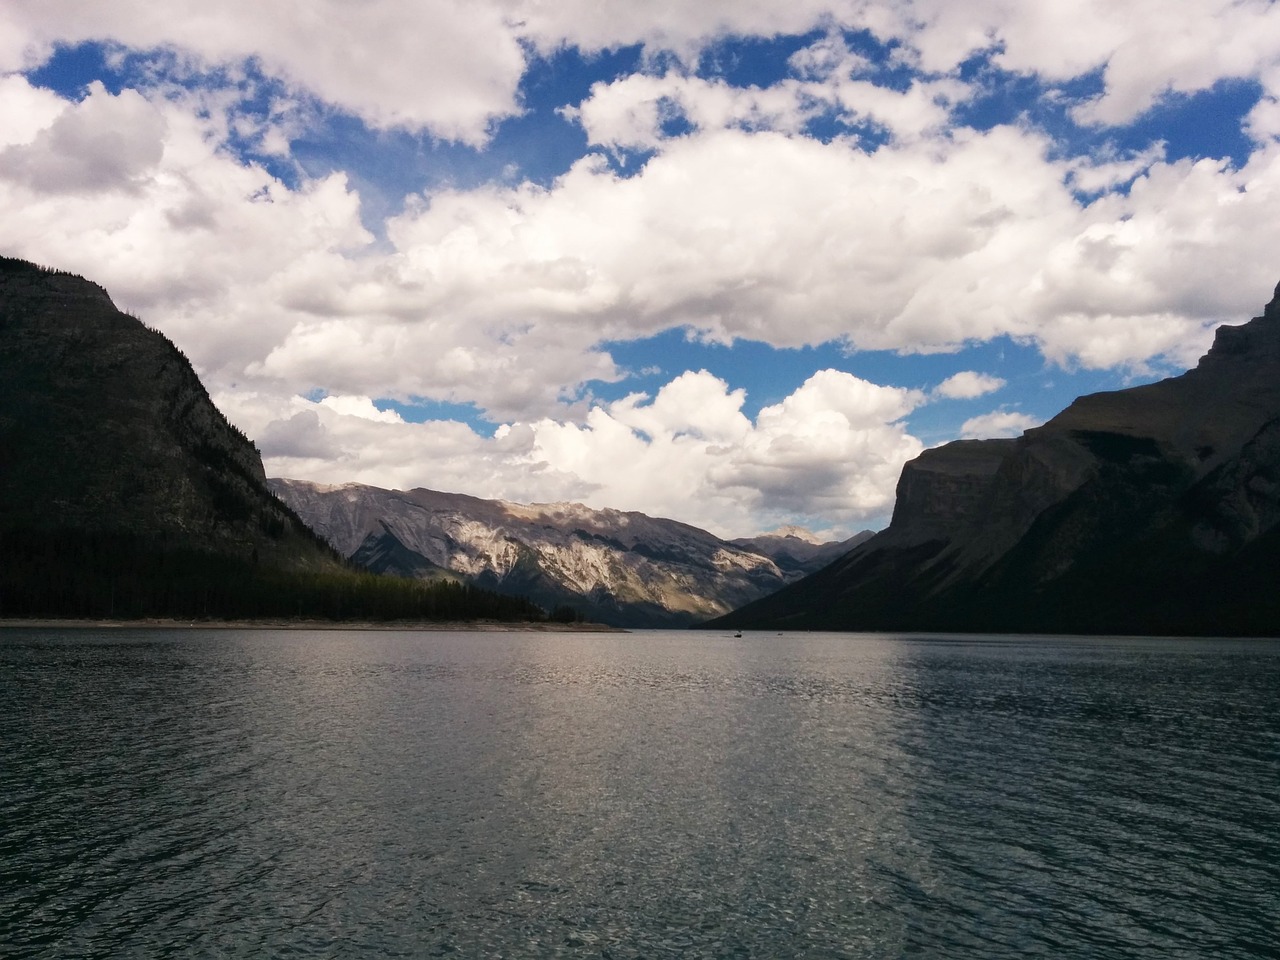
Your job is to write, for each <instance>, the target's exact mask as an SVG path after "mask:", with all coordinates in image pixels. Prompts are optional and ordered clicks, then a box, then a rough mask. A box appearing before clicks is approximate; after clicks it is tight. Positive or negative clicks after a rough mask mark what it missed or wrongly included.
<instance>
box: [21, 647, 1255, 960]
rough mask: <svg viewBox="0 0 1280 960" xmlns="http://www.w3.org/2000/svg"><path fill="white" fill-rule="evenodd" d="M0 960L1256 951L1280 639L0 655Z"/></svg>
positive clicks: (80, 650)
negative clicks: (53, 959)
mask: <svg viewBox="0 0 1280 960" xmlns="http://www.w3.org/2000/svg"><path fill="white" fill-rule="evenodd" d="M0 743H2V744H3V750H4V752H3V760H2V765H0V953H3V955H4V956H6V957H118V956H146V957H152V956H156V957H164V956H175V957H176V956H182V957H187V956H231V957H260V956H276V957H289V956H296V957H311V956H335V957H336V956H343V957H349V956H370V957H384V956H385V957H397V956H402V957H420V956H434V955H445V954H456V955H461V956H476V957H479V956H486V957H520V956H583V957H618V958H621V957H676V956H688V957H868V958H870V957H875V958H879V957H900V956H921V957H934V956H947V957H983V958H986V957H1023V956H1052V957H1064V956H1079V957H1151V958H1156V957H1161V958H1165V957H1263V956H1274V955H1275V953H1274V950H1275V942H1276V934H1277V931H1276V919H1275V918H1276V917H1277V916H1280V642H1277V641H1257V640H1252V641H1188V640H1157V639H1151V640H1135V639H1092V638H1091V639H1078V638H984V637H936V636H935V637H930V636H897V635H856V634H793V635H785V636H773V635H758V636H752V635H751V634H748V635H747V637H746V638H744V639H741V640H735V639H732V638H730V637H722V636H709V635H706V634H700V633H683V632H681V633H664V632H647V633H632V634H596V635H592V634H542V633H528V634H523V633H521V634H511V633H494V634H483V633H480V634H477V633H413V632H332V631H325V632H289V631H229V630H208V631H202V630H191V631H160V630H151V631H128V630H106V631H88V630H12V629H10V630H3V631H0Z"/></svg>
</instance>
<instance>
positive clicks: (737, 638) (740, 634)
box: [733, 630, 742, 640]
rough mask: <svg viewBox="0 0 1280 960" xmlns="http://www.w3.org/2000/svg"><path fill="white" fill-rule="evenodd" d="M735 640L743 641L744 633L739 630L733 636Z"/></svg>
mask: <svg viewBox="0 0 1280 960" xmlns="http://www.w3.org/2000/svg"><path fill="white" fill-rule="evenodd" d="M733 638H734V639H735V640H741V639H742V631H741V630H739V631H738V632H737V633H735V634H734V635H733Z"/></svg>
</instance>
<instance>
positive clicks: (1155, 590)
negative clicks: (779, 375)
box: [713, 294, 1280, 635]
mask: <svg viewBox="0 0 1280 960" xmlns="http://www.w3.org/2000/svg"><path fill="white" fill-rule="evenodd" d="M1278 520H1280V294H1278V298H1277V299H1274V300H1272V302H1271V303H1270V304H1269V305H1268V307H1267V309H1266V312H1265V313H1264V315H1263V316H1261V317H1256V318H1254V319H1253V320H1251V321H1250V322H1249V323H1247V324H1244V325H1241V326H1238V327H1222V328H1220V329H1219V331H1218V335H1217V338H1216V340H1215V343H1214V345H1213V348H1212V349H1211V350H1210V352H1209V353H1208V354H1207V355H1206V356H1205V357H1204V358H1203V359H1202V360H1201V361H1200V363H1199V365H1198V366H1197V367H1196V368H1195V369H1193V370H1190V371H1188V372H1187V373H1185V374H1183V375H1182V376H1180V377H1174V378H1171V379H1168V380H1163V381H1160V382H1159V383H1154V384H1149V385H1146V386H1142V387H1135V388H1133V389H1130V390H1121V391H1115V392H1110V393H1100V394H1093V395H1090V396H1087V397H1081V398H1080V399H1079V400H1077V401H1076V402H1075V403H1073V404H1072V405H1071V406H1070V407H1068V408H1067V409H1066V410H1064V411H1063V412H1062V413H1061V414H1059V415H1058V416H1057V417H1055V418H1053V419H1052V420H1051V421H1049V422H1048V423H1046V424H1045V425H1044V426H1042V427H1039V428H1037V429H1034V430H1029V431H1027V432H1026V433H1025V434H1024V435H1023V436H1022V437H1020V438H1018V439H1016V440H986V441H961V442H956V443H951V444H947V445H945V446H942V447H939V448H936V449H933V450H928V451H926V452H925V453H923V454H922V455H921V456H920V457H918V458H917V459H915V460H914V461H912V462H910V463H908V464H907V465H906V466H905V467H904V468H903V472H902V476H901V478H900V480H899V482H898V499H897V503H896V505H895V508H894V515H893V520H892V522H891V523H890V525H889V527H888V528H887V529H885V530H884V531H882V532H881V533H879V534H877V535H876V536H875V537H872V538H871V539H870V540H868V541H866V542H865V543H863V544H861V545H859V546H858V547H856V548H855V549H854V550H853V551H852V552H850V553H849V554H848V555H846V556H845V557H843V558H841V559H840V560H838V561H837V562H836V563H834V564H833V565H831V566H830V567H828V568H826V569H824V570H822V571H820V572H819V573H817V574H814V575H812V576H810V577H808V578H806V579H804V580H802V581H799V582H798V583H796V584H793V585H791V586H790V587H787V588H785V589H784V590H782V591H780V592H779V593H777V594H774V595H773V596H770V597H767V598H765V599H763V600H761V601H759V602H757V603H754V604H751V605H748V606H747V607H744V608H742V609H741V610H738V611H735V612H734V613H733V614H730V615H729V616H727V617H724V618H721V619H720V620H717V621H713V623H714V625H716V626H731V627H738V628H770V629H781V628H803V629H844V630H879V629H887V630H955V631H1016V632H1064V633H1150V634H1206V635H1214V634H1280V528H1278V527H1277V521H1278Z"/></svg>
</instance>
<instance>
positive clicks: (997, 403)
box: [0, 0, 1280, 538]
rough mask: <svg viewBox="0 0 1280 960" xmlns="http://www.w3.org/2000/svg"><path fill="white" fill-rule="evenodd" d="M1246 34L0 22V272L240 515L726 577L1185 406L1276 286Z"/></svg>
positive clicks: (718, 15) (393, 12)
mask: <svg viewBox="0 0 1280 960" xmlns="http://www.w3.org/2000/svg"><path fill="white" fill-rule="evenodd" d="M1278 211H1280V9H1277V7H1276V5H1275V4H1273V3H1271V2H1264V0H1234V2H1232V0H1179V2H1178V3H1176V4H1170V3H1167V2H1164V0H1160V2H1157V0H1126V2H1125V3H1122V4H1121V3H1115V2H1114V0H1053V2H1051V3H1036V4H1033V3H1026V2H1020V0H967V2H965V3H956V2H954V0H787V2H785V3H783V2H778V0H701V2H699V3H697V4H691V3H688V2H686V0H649V2H644V3H641V2H636V0H618V2H614V0H555V2H551V0H363V2H353V0H275V2H272V3H269V4H266V3H261V2H259V0H167V2H165V3H164V4H162V5H161V4H157V3H155V2H141V0H132V2H130V0H115V2H112V3H110V4H105V3H103V4H88V3H84V2H82V0H5V3H4V4H3V5H2V6H0V253H2V254H5V255H8V256H17V257H24V258H26V259H30V260H33V261H36V262H38V263H41V264H44V265H48V266H54V267H58V268H61V269H65V270H70V271H73V272H76V273H79V274H81V275H83V276H86V277H88V278H90V279H92V280H94V281H96V282H98V283H100V284H101V285H102V286H103V287H105V288H106V289H107V290H108V291H109V292H110V294H111V295H112V297H113V299H114V300H115V302H116V304H117V306H119V307H120V308H121V309H124V310H127V311H129V312H131V313H133V314H135V315H136V316H138V317H140V318H141V319H143V320H145V321H146V322H147V323H148V324H150V325H151V326H153V327H156V328H158V329H159V330H161V331H162V332H163V333H165V334H166V335H167V336H168V337H169V338H170V339H171V340H173V341H174V343H176V344H177V345H178V347H179V348H180V349H182V350H183V352H184V353H186V355H187V356H188V357H189V358H190V359H191V361H192V363H193V364H194V365H195V367H196V370H197V372H198V373H199V374H200V376H201V378H202V379H203V381H204V383H205V385H206V386H207V388H208V390H209V393H210V395H211V396H212V398H213V400H214V402H215V403H216V404H217V405H218V406H219V408H220V409H221V410H222V411H223V412H224V413H225V414H226V415H227V416H228V418H229V419H230V420H231V421H232V422H233V423H235V424H236V425H237V426H239V427H240V428H241V429H242V430H244V431H245V432H246V433H247V434H248V435H249V436H250V437H251V438H252V439H253V440H254V441H255V442H256V443H257V445H258V447H259V449H260V450H261V452H262V455H263V459H264V463H265V466H266V469H267V473H268V475H270V476H285V477H292V478H298V479H307V480H315V481H320V482H324V483H342V482H347V481H357V482H361V483H369V484H374V485H377V486H381V487H388V488H399V489H408V488H413V487H427V488H430V489H435V490H444V491H452V492H460V493H467V494H471V495H474V496H478V497H486V498H500V499H507V500H513V501H518V502H554V501H577V502H582V503H586V504H588V505H590V506H593V507H615V508H619V509H625V510H639V511H643V512H645V513H648V514H651V515H655V516H664V517H671V518H674V519H677V520H682V521H685V522H688V523H692V524H695V525H697V526H700V527H703V528H705V529H708V530H710V531H712V532H713V533H716V534H718V535H720V536H751V535H754V534H758V533H761V532H765V531H769V530H774V529H777V528H780V527H782V526H784V525H791V524H795V525H799V526H803V527H806V528H808V529H810V530H812V531H814V532H816V533H817V534H819V535H820V536H822V537H823V538H834V537H843V536H847V535H849V534H851V533H853V532H855V531H858V530H861V529H867V528H870V529H877V528H879V527H882V526H884V525H885V524H886V523H887V522H888V519H889V516H890V514H891V511H892V507H893V495H894V487H895V484H896V482H897V478H898V475H899V473H900V471H901V468H902V465H903V463H904V462H905V461H907V460H909V459H911V458H912V457H914V456H916V455H918V454H919V453H920V452H921V451H922V450H923V449H925V448H927V447H931V446H935V445H937V444H940V443H945V442H948V441H951V440H955V439H960V438H985V437H998V436H1016V435H1018V434H1019V433H1021V432H1022V431H1023V430H1025V429H1027V428H1030V427H1033V426H1036V425H1037V424H1040V423H1042V422H1044V421H1045V420H1047V419H1048V418H1049V417H1051V416H1053V414H1055V413H1056V412H1057V411H1059V410H1061V409H1062V408H1063V407H1064V406H1066V405H1067V404H1068V403H1070V402H1071V400H1072V399H1074V398H1075V397H1076V396H1079V395H1081V394H1084V393H1092V392H1095V391H1098V390H1111V389H1119V388H1123V387H1126V386H1131V385H1134V384H1138V383H1144V382H1149V381H1151V380H1154V379H1159V378H1161V377H1165V376H1170V375H1174V374H1177V373H1180V372H1182V371H1183V370H1185V369H1187V368H1188V367H1190V366H1194V364H1195V362H1196V359H1197V358H1198V357H1199V356H1200V355H1201V354H1203V353H1204V351H1205V350H1206V349H1207V348H1208V346H1209V344H1210V343H1211V342H1212V338H1213V330H1214V328H1215V327H1216V326H1218V325H1219V324H1221V323H1223V322H1228V323H1239V322H1243V321H1244V320H1246V319H1248V318H1249V317H1251V316H1254V315H1257V314H1258V313H1260V312H1261V308H1262V306H1263V304H1265V303H1266V302H1267V301H1268V300H1269V299H1270V297H1271V294H1272V289H1273V287H1274V286H1275V284H1276V281H1277V280H1280V254H1278V253H1277V252H1276V251H1280V216H1277V212H1278Z"/></svg>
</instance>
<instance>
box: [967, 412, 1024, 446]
mask: <svg viewBox="0 0 1280 960" xmlns="http://www.w3.org/2000/svg"><path fill="white" fill-rule="evenodd" d="M1042 422H1043V421H1041V420H1038V419H1036V418H1035V417H1032V416H1028V415H1027V414H1025V413H1018V412H1017V411H1016V410H993V411H992V412H991V413H984V414H982V416H979V417H971V418H970V419H968V420H966V421H965V422H964V425H963V426H961V427H960V437H961V439H963V440H990V439H993V438H995V437H1020V436H1022V434H1023V432H1024V431H1026V430H1030V429H1031V428H1032V427H1038V426H1040V424H1041V423H1042Z"/></svg>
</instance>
